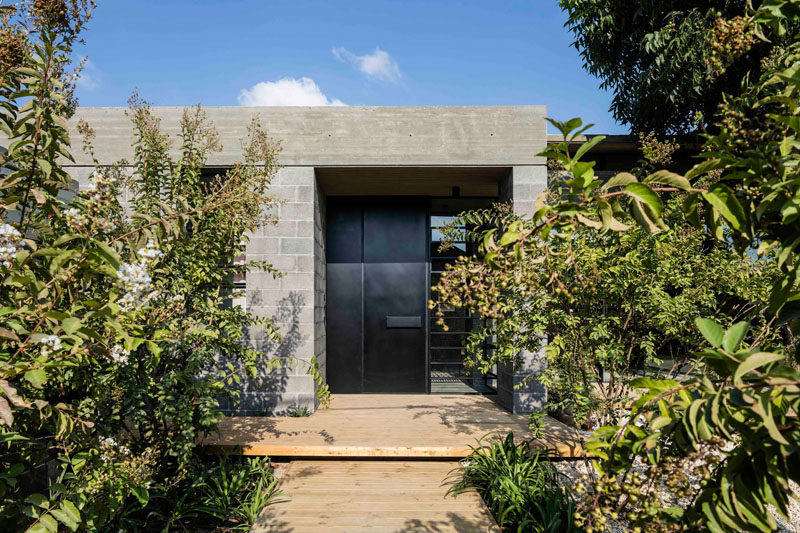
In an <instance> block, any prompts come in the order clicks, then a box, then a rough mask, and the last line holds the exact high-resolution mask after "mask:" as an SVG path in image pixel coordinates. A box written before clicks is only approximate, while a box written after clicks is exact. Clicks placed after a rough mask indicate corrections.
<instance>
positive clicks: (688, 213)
mask: <svg viewBox="0 0 800 533" xmlns="http://www.w3.org/2000/svg"><path fill="white" fill-rule="evenodd" d="M699 199H700V194H698V193H691V194H687V195H686V198H684V199H683V202H681V210H682V211H683V216H685V217H686V220H687V221H688V222H689V224H691V225H692V226H694V227H695V228H698V229H702V226H701V225H700V214H699V212H698V209H697V207H698V201H699Z"/></svg>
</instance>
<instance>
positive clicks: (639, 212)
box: [631, 200, 661, 233]
mask: <svg viewBox="0 0 800 533" xmlns="http://www.w3.org/2000/svg"><path fill="white" fill-rule="evenodd" d="M631 214H633V218H634V219H636V222H638V223H639V225H640V226H642V227H644V228H646V229H647V231H648V232H650V233H658V232H659V231H661V228H659V227H658V224H656V222H655V221H654V220H653V219H652V218H650V215H649V213H647V211H646V210H645V206H644V204H642V202H640V201H638V200H634V201H632V202H631Z"/></svg>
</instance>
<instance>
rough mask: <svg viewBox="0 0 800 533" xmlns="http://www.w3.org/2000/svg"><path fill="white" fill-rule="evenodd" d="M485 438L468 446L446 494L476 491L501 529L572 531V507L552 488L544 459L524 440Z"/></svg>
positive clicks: (554, 482)
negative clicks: (489, 439)
mask: <svg viewBox="0 0 800 533" xmlns="http://www.w3.org/2000/svg"><path fill="white" fill-rule="evenodd" d="M484 442H486V438H485V437H484V439H482V440H481V441H479V442H478V446H473V447H472V453H471V454H470V456H469V457H467V459H466V460H465V461H464V462H463V463H462V465H461V466H460V467H459V468H457V469H456V470H454V471H453V472H451V478H450V479H451V481H452V482H453V484H452V486H451V487H450V489H449V490H448V494H452V495H453V496H458V495H459V494H462V493H464V492H466V491H468V490H472V489H474V490H476V491H477V492H478V494H480V495H481V497H482V498H483V500H484V501H485V502H486V505H488V506H489V509H490V510H491V512H492V515H493V516H494V518H495V520H496V521H497V524H498V525H499V526H500V527H502V528H503V529H504V530H506V531H518V532H523V531H524V532H533V533H562V532H563V533H574V532H578V531H581V530H580V529H578V528H576V527H575V526H574V520H573V516H572V515H573V511H574V508H575V504H574V502H573V500H572V498H571V496H570V495H569V493H568V492H567V491H565V490H564V489H563V488H561V487H560V486H559V485H558V475H559V474H558V471H557V470H556V469H555V467H554V466H553V464H552V463H551V462H550V461H549V460H546V459H547V456H546V455H543V454H542V453H541V452H535V451H533V450H532V449H531V445H530V442H528V441H523V442H520V443H515V442H514V434H513V433H511V432H509V434H508V435H507V436H506V437H505V438H504V439H502V440H492V441H490V442H488V443H486V444H484Z"/></svg>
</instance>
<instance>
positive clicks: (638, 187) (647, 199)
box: [625, 183, 664, 216]
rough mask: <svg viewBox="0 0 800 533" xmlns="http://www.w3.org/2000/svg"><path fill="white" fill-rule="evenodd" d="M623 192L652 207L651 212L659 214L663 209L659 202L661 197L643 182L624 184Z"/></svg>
mask: <svg viewBox="0 0 800 533" xmlns="http://www.w3.org/2000/svg"><path fill="white" fill-rule="evenodd" d="M625 194H627V195H628V196H631V197H632V198H634V199H636V200H639V201H640V202H642V203H643V204H644V205H646V206H648V207H649V208H650V209H652V211H653V213H655V214H656V215H657V216H661V212H662V211H663V210H664V204H663V203H662V202H661V198H659V197H658V195H657V194H656V193H654V192H653V190H652V189H651V188H650V187H648V186H647V185H644V184H643V183H629V184H627V185H626V186H625Z"/></svg>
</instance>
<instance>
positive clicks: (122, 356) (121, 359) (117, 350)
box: [108, 344, 128, 365]
mask: <svg viewBox="0 0 800 533" xmlns="http://www.w3.org/2000/svg"><path fill="white" fill-rule="evenodd" d="M108 355H109V356H110V357H111V360H112V361H114V362H115V363H119V364H122V365H124V364H125V363H127V362H128V352H127V351H126V350H125V348H123V347H122V346H120V345H119V344H115V345H114V346H112V347H111V350H110V351H109V354H108Z"/></svg>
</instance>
